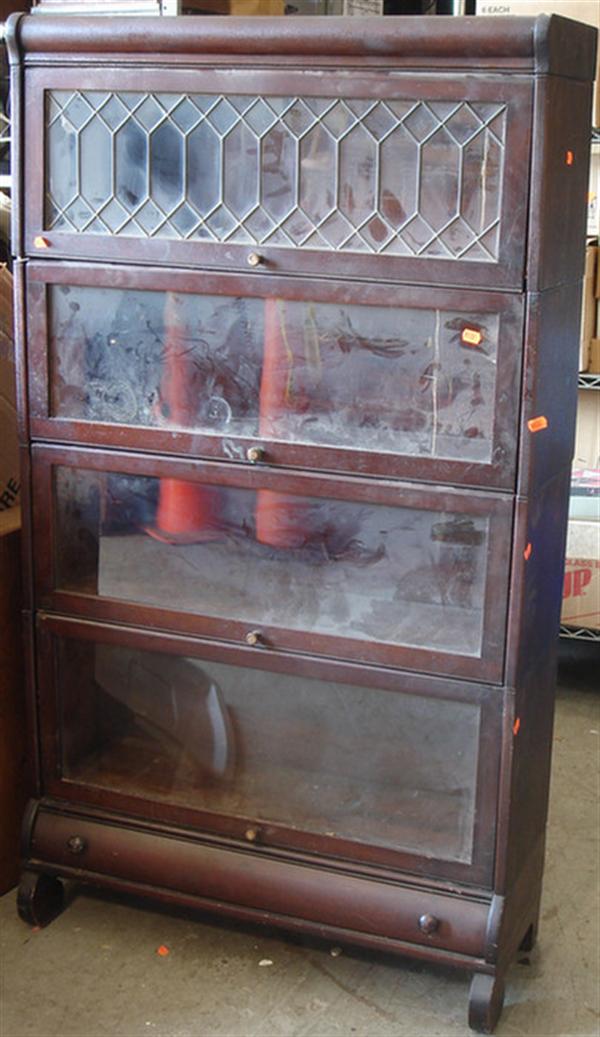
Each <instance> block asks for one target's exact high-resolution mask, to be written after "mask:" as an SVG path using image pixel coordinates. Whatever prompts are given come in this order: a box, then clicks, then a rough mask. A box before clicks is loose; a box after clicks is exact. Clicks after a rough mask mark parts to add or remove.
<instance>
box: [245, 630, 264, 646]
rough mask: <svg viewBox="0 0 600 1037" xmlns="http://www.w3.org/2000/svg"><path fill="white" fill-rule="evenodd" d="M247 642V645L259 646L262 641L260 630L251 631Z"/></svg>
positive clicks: (247, 636)
mask: <svg viewBox="0 0 600 1037" xmlns="http://www.w3.org/2000/svg"><path fill="white" fill-rule="evenodd" d="M245 640H246V644H247V645H259V644H260V643H261V640H262V638H261V635H260V630H249V631H248V633H247V634H246V639H245Z"/></svg>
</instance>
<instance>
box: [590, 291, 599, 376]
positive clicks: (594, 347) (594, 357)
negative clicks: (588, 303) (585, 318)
mask: <svg viewBox="0 0 600 1037" xmlns="http://www.w3.org/2000/svg"><path fill="white" fill-rule="evenodd" d="M599 309H600V307H599ZM588 371H589V372H590V374H600V338H593V339H592V341H591V342H590V355H589V363H588Z"/></svg>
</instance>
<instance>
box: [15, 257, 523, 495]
mask: <svg viewBox="0 0 600 1037" xmlns="http://www.w3.org/2000/svg"><path fill="white" fill-rule="evenodd" d="M28 314H29V338H30V356H31V363H30V414H31V421H32V426H31V429H32V434H33V435H34V436H37V437H46V438H53V439H65V440H71V441H76V442H80V443H93V444H96V445H106V446H119V447H122V446H125V447H128V448H133V449H141V450H155V451H157V452H169V453H170V452H173V453H189V454H193V455H196V456H198V455H201V456H202V455H203V456H205V457H215V458H217V459H225V460H240V461H242V462H247V458H248V455H249V453H250V456H253V452H257V451H258V455H259V456H260V459H261V460H262V461H263V462H264V463H267V464H270V465H285V466H298V467H303V468H315V469H323V470H332V471H335V470H341V471H349V472H351V473H355V472H364V473H369V474H374V475H384V476H393V477H396V476H399V477H402V476H407V477H409V478H410V477H416V478H418V479H429V480H431V481H432V482H436V483H437V482H450V483H454V484H460V483H463V484H467V485H480V486H485V485H490V486H495V487H500V488H512V486H513V485H514V473H515V458H516V442H517V422H518V401H519V388H520V374H521V355H522V334H523V332H522V328H523V321H522V300H521V298H520V297H515V296H510V295H507V294H505V293H487V292H486V293H482V292H468V291H465V290H461V291H458V290H440V289H422V288H416V287H413V288H407V287H403V288H394V287H393V286H389V285H377V286H376V285H369V284H365V283H362V284H355V285H348V284H347V283H344V282H340V281H335V282H323V281H318V280H316V279H311V280H307V279H299V278H293V279H283V278H270V277H266V276H265V277H258V278H246V277H243V276H239V275H232V274H220V275H215V274H206V273H202V274H200V273H198V274H194V273H190V272H183V271H177V272H168V271H161V270H156V269H143V268H129V269H127V268H115V267H99V268H98V267H95V266H69V265H66V264H55V263H48V264H41V263H38V264H34V265H33V266H32V268H31V269H30V270H29V274H28Z"/></svg>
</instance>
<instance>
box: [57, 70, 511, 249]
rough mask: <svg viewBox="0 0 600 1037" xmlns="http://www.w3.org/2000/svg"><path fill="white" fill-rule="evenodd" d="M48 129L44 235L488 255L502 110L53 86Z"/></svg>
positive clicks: (493, 244) (492, 244)
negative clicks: (65, 233) (59, 232)
mask: <svg viewBox="0 0 600 1037" xmlns="http://www.w3.org/2000/svg"><path fill="white" fill-rule="evenodd" d="M46 126H47V130H46V149H47V183H46V226H47V227H48V228H49V229H52V228H55V227H56V228H59V229H61V228H62V229H66V230H68V231H70V232H72V233H84V232H85V233H94V234H124V235H130V236H132V235H135V236H138V237H146V236H156V237H160V238H179V239H183V240H190V239H201V240H206V241H213V242H215V241H216V242H225V241H234V242H239V243H245V244H249V245H253V244H254V245H260V244H264V243H265V242H268V243H269V244H270V245H272V246H275V247H278V246H280V247H294V248H303V249H321V250H323V249H325V250H336V251H345V252H371V253H380V254H384V253H390V254H392V255H412V256H436V257H440V258H446V259H455V258H458V257H464V258H466V259H475V260H477V259H481V258H484V259H485V258H487V259H497V256H498V235H497V234H490V230H497V224H498V221H499V218H500V207H501V201H502V189H503V163H504V150H505V136H506V120H505V106H503V105H494V104H487V105H477V104H475V103H467V102H445V103H440V102H436V101H435V100H431V101H414V100H411V99H400V98H399V99H396V100H392V99H390V100H387V101H381V100H378V99H377V98H366V99H358V98H352V99H348V100H341V99H335V98H327V97H321V98H317V97H304V98H302V97H284V98H282V97H275V96H265V97H261V96H258V95H253V94H248V95H247V96H241V95H235V96H232V97H231V98H229V99H228V98H226V97H222V96H220V95H218V94H215V95H210V94H189V95H187V94H165V93H161V94H156V95H154V94H129V93H105V92H104V93H99V92H97V91H85V90H83V91H76V92H71V91H61V90H54V91H49V92H48V95H47V106H46ZM113 166H114V168H113ZM111 185H112V186H111ZM113 191H114V194H115V199H112V200H111V192H113ZM146 198H147V205H148V206H150V207H151V208H150V213H148V212H147V211H146V208H145V205H144V202H145V199H146ZM115 202H118V207H117V208H115V207H114V203H115ZM69 206H71V208H69ZM122 206H124V209H123V208H122ZM138 207H142V211H141V212H139V213H138ZM181 207H183V209H182V208H181ZM155 211H157V212H158V213H159V214H160V217H161V218H160V219H159V220H158V221H157V220H156V219H155V218H154V215H155ZM128 213H129V214H131V216H130V218H128ZM182 213H183V216H182ZM452 221H455V222H454V223H452ZM450 224H451V225H450Z"/></svg>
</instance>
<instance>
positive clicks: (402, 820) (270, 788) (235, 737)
mask: <svg viewBox="0 0 600 1037" xmlns="http://www.w3.org/2000/svg"><path fill="white" fill-rule="evenodd" d="M58 660H59V687H60V689H61V713H62V737H61V744H62V770H63V775H64V777H66V778H68V779H70V780H77V781H79V782H83V783H86V784H90V785H96V786H101V787H103V788H109V789H112V790H115V791H118V792H121V793H126V794H127V793H128V794H130V795H137V796H145V797H146V798H148V799H150V800H151V801H156V800H161V799H162V800H163V801H168V802H171V803H176V804H181V805H185V806H189V807H192V808H196V809H200V810H205V811H210V812H214V813H224V814H226V815H228V816H240V817H247V818H250V819H253V820H259V821H265V822H279V823H280V824H283V825H285V826H287V827H288V828H289V827H292V828H296V829H301V830H304V831H310V832H316V833H320V834H321V835H326V836H330V837H332V836H333V837H339V838H345V839H349V840H357V841H360V842H363V843H371V844H375V845H379V846H382V847H389V848H395V849H400V850H407V851H413V852H416V853H418V854H419V855H423V854H424V855H430V856H434V857H437V858H442V859H447V860H456V861H464V862H467V863H468V862H469V861H470V859H471V854H472V845H473V828H474V820H475V787H476V772H477V759H478V743H479V724H480V717H479V708H478V707H477V706H473V705H470V704H468V703H463V702H450V701H443V700H438V701H432V700H431V699H427V698H423V697H416V696H412V695H405V694H400V693H395V692H382V691H378V690H376V689H372V688H368V689H367V688H360V687H355V686H353V685H346V684H338V683H334V682H329V681H321V680H314V679H307V678H303V677H297V676H292V675H289V674H275V673H268V672H266V671H263V670H255V669H252V668H245V669H241V668H238V667H235V666H230V665H225V664H223V663H216V662H208V661H203V660H200V659H191V658H182V657H179V656H173V655H166V654H161V653H158V652H145V651H138V650H135V649H131V648H123V647H117V646H113V645H103V644H92V643H88V642H81V641H71V640H67V639H64V640H61V641H60V642H59V652H58ZM440 731H443V732H444V735H443V738H440ZM269 839H270V840H272V841H273V842H277V841H279V842H283V843H285V837H284V836H283V835H281V834H280V835H277V834H275V833H272V832H271V833H270V835H269Z"/></svg>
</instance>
